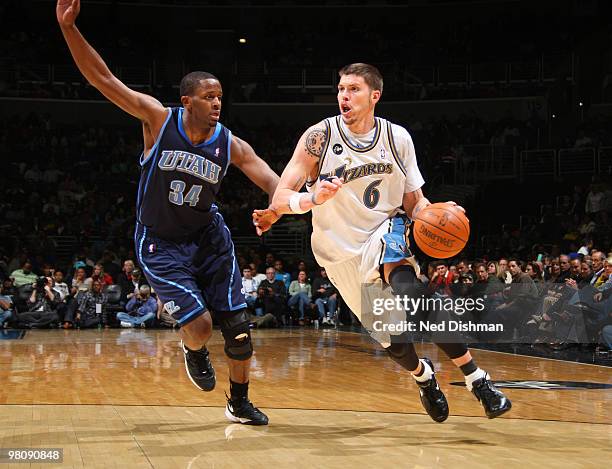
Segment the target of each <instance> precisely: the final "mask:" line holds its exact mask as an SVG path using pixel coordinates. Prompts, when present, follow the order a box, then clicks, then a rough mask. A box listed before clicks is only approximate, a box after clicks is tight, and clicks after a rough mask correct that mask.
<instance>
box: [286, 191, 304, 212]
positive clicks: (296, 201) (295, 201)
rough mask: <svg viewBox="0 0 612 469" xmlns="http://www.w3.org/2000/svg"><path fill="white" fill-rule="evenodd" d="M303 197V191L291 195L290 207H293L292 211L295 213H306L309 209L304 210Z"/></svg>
mask: <svg viewBox="0 0 612 469" xmlns="http://www.w3.org/2000/svg"><path fill="white" fill-rule="evenodd" d="M301 199H302V193H301V192H296V193H295V194H292V195H291V197H290V198H289V208H291V211H292V212H293V213H298V214H299V213H306V212H307V211H308V210H304V209H303V208H302V207H300V200H301Z"/></svg>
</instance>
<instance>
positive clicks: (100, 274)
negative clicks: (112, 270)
mask: <svg viewBox="0 0 612 469" xmlns="http://www.w3.org/2000/svg"><path fill="white" fill-rule="evenodd" d="M91 280H92V281H94V282H95V281H96V280H98V281H99V282H100V283H101V284H102V288H104V286H107V285H113V277H111V276H110V275H109V274H107V273H106V272H104V267H103V266H102V264H96V265H94V269H93V273H92V274H91Z"/></svg>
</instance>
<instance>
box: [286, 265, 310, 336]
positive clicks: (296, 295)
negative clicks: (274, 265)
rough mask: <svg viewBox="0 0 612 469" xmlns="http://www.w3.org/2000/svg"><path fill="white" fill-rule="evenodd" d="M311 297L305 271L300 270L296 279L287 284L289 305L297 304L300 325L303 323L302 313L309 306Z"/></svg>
mask: <svg viewBox="0 0 612 469" xmlns="http://www.w3.org/2000/svg"><path fill="white" fill-rule="evenodd" d="M311 298H312V287H311V285H310V284H309V283H308V276H307V275H306V272H305V271H303V270H302V271H300V273H299V274H298V278H297V280H294V281H293V282H291V285H290V286H289V302H288V304H289V307H290V308H294V307H296V306H297V309H298V312H299V317H298V319H299V323H300V326H303V325H304V313H305V312H306V309H307V308H310V305H311V302H310V299H311Z"/></svg>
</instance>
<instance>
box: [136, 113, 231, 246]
mask: <svg viewBox="0 0 612 469" xmlns="http://www.w3.org/2000/svg"><path fill="white" fill-rule="evenodd" d="M169 111H170V112H169V113H168V117H167V118H166V121H165V122H164V125H163V127H162V128H161V131H160V133H159V136H158V137H157V140H156V142H155V144H154V145H153V148H152V149H151V151H150V153H149V154H148V155H147V156H146V157H145V155H144V153H143V155H142V156H141V158H140V165H141V173H140V184H139V187H138V199H137V202H136V217H137V219H138V223H140V224H141V225H143V226H145V227H147V228H148V229H149V232H151V233H154V234H155V235H156V236H158V237H160V238H163V239H168V240H180V239H184V238H186V237H189V236H190V235H193V234H194V233H195V232H198V231H200V230H201V229H202V228H203V227H206V226H208V225H210V223H212V221H213V220H214V217H215V214H216V213H217V208H216V206H215V205H214V201H215V197H216V195H217V193H218V192H219V188H220V186H221V180H222V179H223V176H225V173H226V172H227V167H228V166H229V162H230V145H231V139H232V133H231V132H230V130H229V129H227V128H226V127H224V126H223V125H222V124H220V123H217V127H216V128H215V132H214V134H213V135H212V137H211V138H210V139H208V140H207V141H205V142H203V143H201V144H199V145H193V144H192V143H191V141H190V140H189V137H187V134H186V133H185V131H184V129H183V120H182V116H183V108H172V109H170V110H169Z"/></svg>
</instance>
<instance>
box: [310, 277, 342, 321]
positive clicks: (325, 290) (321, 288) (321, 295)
mask: <svg viewBox="0 0 612 469" xmlns="http://www.w3.org/2000/svg"><path fill="white" fill-rule="evenodd" d="M320 273H321V276H320V277H317V278H316V279H315V280H314V282H313V284H312V290H313V292H312V298H313V299H314V302H315V305H316V306H317V310H318V311H319V321H321V324H331V325H335V324H336V308H337V305H338V292H337V291H336V287H334V286H333V284H332V283H331V281H330V280H329V278H328V277H327V272H326V271H325V268H324V267H321V270H320Z"/></svg>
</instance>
